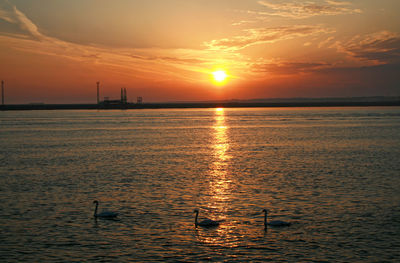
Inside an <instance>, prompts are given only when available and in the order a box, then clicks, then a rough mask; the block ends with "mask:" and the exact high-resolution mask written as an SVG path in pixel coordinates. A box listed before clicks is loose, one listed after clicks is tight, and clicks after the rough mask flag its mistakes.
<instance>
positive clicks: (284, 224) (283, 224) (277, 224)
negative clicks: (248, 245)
mask: <svg viewBox="0 0 400 263" xmlns="http://www.w3.org/2000/svg"><path fill="white" fill-rule="evenodd" d="M263 212H264V227H265V228H267V225H270V226H290V225H291V224H292V223H290V222H285V221H281V220H274V221H270V222H267V217H268V211H267V210H266V209H264V210H263Z"/></svg>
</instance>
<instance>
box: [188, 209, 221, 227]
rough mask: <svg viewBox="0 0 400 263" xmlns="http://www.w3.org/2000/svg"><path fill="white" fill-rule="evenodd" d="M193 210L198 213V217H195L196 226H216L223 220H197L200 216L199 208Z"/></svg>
mask: <svg viewBox="0 0 400 263" xmlns="http://www.w3.org/2000/svg"><path fill="white" fill-rule="evenodd" d="M193 212H194V213H196V218H195V219H194V225H195V226H196V227H197V226H202V227H215V226H219V223H220V222H221V221H222V220H218V221H214V220H211V219H208V218H206V219H204V220H203V221H201V222H197V218H198V216H199V210H198V209H195V210H194V211H193Z"/></svg>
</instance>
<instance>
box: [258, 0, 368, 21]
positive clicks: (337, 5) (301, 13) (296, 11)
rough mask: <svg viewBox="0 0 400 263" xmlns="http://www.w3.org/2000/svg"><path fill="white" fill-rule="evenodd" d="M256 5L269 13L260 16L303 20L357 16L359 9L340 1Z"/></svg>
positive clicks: (264, 0)
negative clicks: (318, 17) (319, 17)
mask: <svg viewBox="0 0 400 263" xmlns="http://www.w3.org/2000/svg"><path fill="white" fill-rule="evenodd" d="M258 3H259V4H260V5H262V6H264V7H266V8H268V9H270V10H271V11H267V12H262V13H260V14H262V15H269V16H280V17H286V18H294V19H303V18H309V17H313V16H332V15H344V14H359V13H362V11H361V10H360V9H356V8H351V7H350V5H351V4H350V3H349V2H341V1H332V0H331V1H329V0H327V1H325V2H323V3H316V2H303V1H295V2H287V3H271V2H270V1H266V0H263V1H258Z"/></svg>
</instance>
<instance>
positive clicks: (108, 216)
mask: <svg viewBox="0 0 400 263" xmlns="http://www.w3.org/2000/svg"><path fill="white" fill-rule="evenodd" d="M93 204H96V208H95V209H94V215H93V216H94V218H104V219H113V218H116V217H117V216H118V213H115V212H111V211H103V212H101V213H100V214H98V213H97V208H98V207H99V201H97V200H96V201H93Z"/></svg>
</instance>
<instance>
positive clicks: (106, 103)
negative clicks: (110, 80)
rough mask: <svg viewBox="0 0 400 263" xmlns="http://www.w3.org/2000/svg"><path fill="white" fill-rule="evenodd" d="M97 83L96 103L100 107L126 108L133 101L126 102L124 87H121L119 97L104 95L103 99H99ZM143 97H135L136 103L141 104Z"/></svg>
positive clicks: (98, 84)
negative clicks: (113, 97)
mask: <svg viewBox="0 0 400 263" xmlns="http://www.w3.org/2000/svg"><path fill="white" fill-rule="evenodd" d="M96 84H97V105H98V106H99V107H101V108H127V107H128V106H129V105H131V104H134V103H128V96H127V92H126V88H121V99H119V100H118V99H110V98H109V97H104V99H103V101H100V82H99V81H98V82H96ZM142 102H143V98H142V97H137V104H142Z"/></svg>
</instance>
